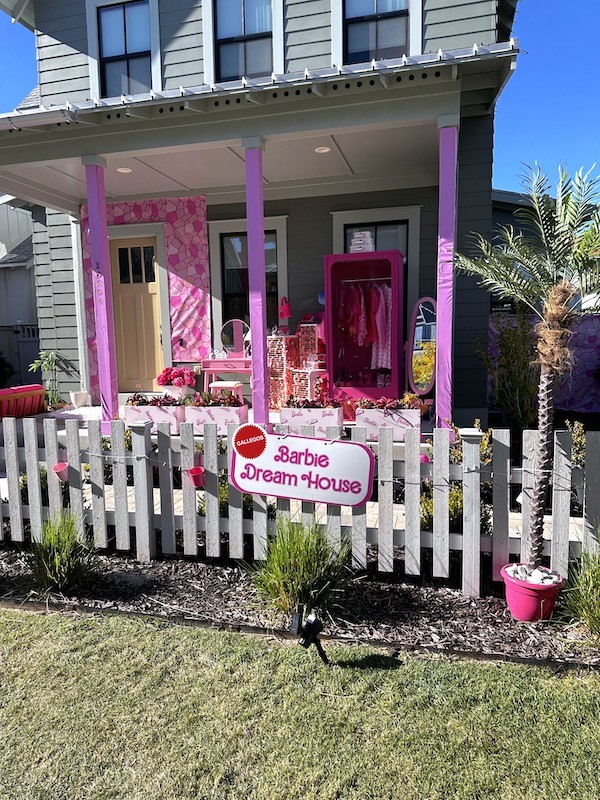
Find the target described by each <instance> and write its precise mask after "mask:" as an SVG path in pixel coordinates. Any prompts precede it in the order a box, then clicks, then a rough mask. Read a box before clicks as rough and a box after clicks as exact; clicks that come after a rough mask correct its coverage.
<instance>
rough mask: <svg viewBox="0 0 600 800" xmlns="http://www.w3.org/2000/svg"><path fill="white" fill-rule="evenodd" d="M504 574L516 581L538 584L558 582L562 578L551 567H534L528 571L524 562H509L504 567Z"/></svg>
mask: <svg viewBox="0 0 600 800" xmlns="http://www.w3.org/2000/svg"><path fill="white" fill-rule="evenodd" d="M506 574H507V575H509V576H510V577H511V578H515V579H516V580H518V581H525V583H534V584H537V585H538V586H542V585H549V584H552V583H560V582H561V580H562V578H561V576H560V575H559V574H558V572H555V571H554V570H552V569H542V568H540V567H536V568H535V569H533V570H531V572H530V571H529V568H528V567H527V565H526V564H511V565H510V567H507V568H506Z"/></svg>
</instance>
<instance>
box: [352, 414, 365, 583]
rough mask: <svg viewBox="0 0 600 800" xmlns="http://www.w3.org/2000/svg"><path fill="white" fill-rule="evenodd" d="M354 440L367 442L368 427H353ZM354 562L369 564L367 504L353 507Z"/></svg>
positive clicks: (363, 567)
mask: <svg viewBox="0 0 600 800" xmlns="http://www.w3.org/2000/svg"><path fill="white" fill-rule="evenodd" d="M352 441H353V442H360V443H361V444H365V443H366V441H367V429H366V428H359V427H358V426H356V427H354V428H352ZM352 563H353V565H354V566H355V567H358V568H359V569H366V566H367V504H366V503H363V504H362V505H361V506H354V508H353V509H352Z"/></svg>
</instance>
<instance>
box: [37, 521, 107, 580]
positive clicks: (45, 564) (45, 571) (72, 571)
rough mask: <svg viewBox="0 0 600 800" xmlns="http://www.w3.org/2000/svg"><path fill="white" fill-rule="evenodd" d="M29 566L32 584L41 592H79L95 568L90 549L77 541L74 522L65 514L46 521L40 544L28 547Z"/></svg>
mask: <svg viewBox="0 0 600 800" xmlns="http://www.w3.org/2000/svg"><path fill="white" fill-rule="evenodd" d="M30 562H31V572H32V575H33V580H34V582H35V583H36V585H37V586H38V587H39V588H40V589H42V590H43V591H52V590H58V591H60V592H68V591H70V590H72V589H75V588H80V587H81V586H82V585H84V584H85V583H86V582H87V581H89V579H90V578H91V577H92V575H93V574H94V573H95V572H96V570H97V567H98V564H97V559H96V555H95V551H94V549H93V547H91V546H90V545H89V544H88V543H87V542H85V541H84V542H82V541H80V540H79V538H78V535H77V522H76V520H75V517H74V516H73V514H71V513H68V512H66V513H63V514H61V515H60V516H58V517H56V518H54V519H48V520H46V522H45V523H44V527H43V528H42V538H41V541H39V542H34V543H33V544H32V553H31V556H30Z"/></svg>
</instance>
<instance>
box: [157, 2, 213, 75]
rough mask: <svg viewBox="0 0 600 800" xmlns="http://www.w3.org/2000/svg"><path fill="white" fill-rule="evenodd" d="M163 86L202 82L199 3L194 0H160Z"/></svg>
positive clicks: (200, 12) (200, 8)
mask: <svg viewBox="0 0 600 800" xmlns="http://www.w3.org/2000/svg"><path fill="white" fill-rule="evenodd" d="M159 12H160V50H161V58H162V77H163V89H177V88H178V87H179V86H200V85H201V84H202V83H203V82H204V66H203V49H202V5H201V3H200V2H199V1H198V0H196V2H194V0H160V3H159Z"/></svg>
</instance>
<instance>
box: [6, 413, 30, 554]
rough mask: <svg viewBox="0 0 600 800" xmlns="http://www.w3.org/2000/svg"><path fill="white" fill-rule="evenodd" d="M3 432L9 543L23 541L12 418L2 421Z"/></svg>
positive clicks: (21, 511) (15, 432)
mask: <svg viewBox="0 0 600 800" xmlns="http://www.w3.org/2000/svg"><path fill="white" fill-rule="evenodd" d="M2 429H3V431H4V454H5V455H4V461H5V464H6V477H7V481H8V508H9V512H8V513H9V516H10V539H11V542H23V541H25V532H24V529H23V506H22V503H21V487H20V486H19V477H20V474H21V470H20V467H19V447H18V440H17V420H16V419H13V418H12V417H9V418H5V419H3V420H2Z"/></svg>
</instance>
